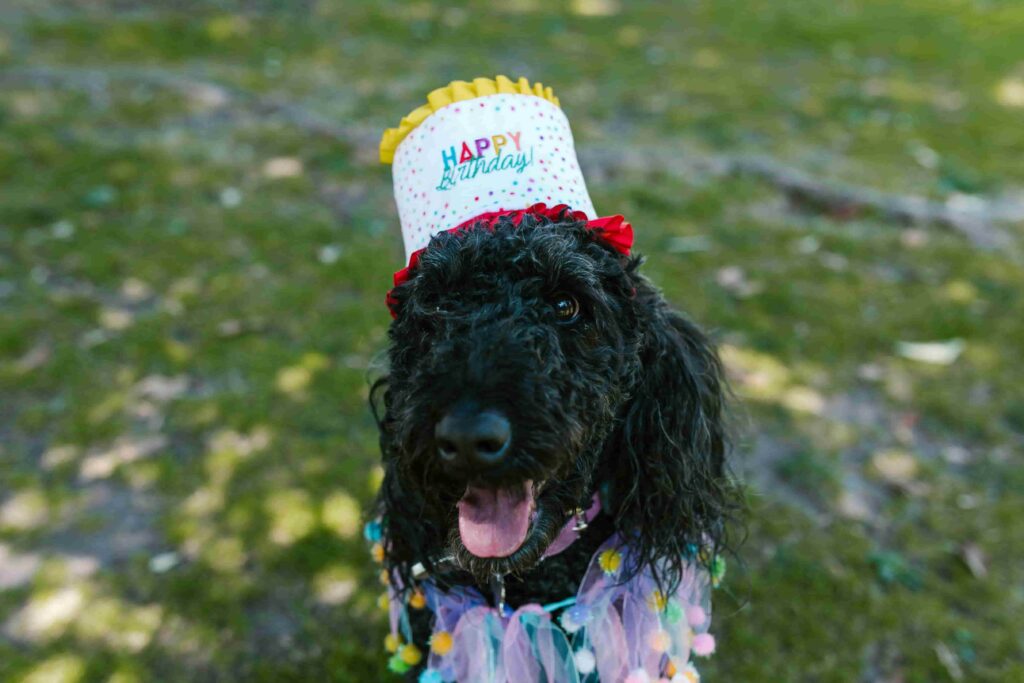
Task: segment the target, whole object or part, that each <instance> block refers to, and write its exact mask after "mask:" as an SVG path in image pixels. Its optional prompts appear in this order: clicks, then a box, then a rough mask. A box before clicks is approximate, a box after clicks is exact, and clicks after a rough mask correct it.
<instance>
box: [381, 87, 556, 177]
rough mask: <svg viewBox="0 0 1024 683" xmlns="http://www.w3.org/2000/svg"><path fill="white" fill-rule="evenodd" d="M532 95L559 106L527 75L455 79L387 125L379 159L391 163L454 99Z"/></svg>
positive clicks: (543, 88) (548, 93)
mask: <svg viewBox="0 0 1024 683" xmlns="http://www.w3.org/2000/svg"><path fill="white" fill-rule="evenodd" d="M499 94H508V95H533V96H534V97H543V98H544V99H545V100H547V101H548V102H550V103H551V104H553V105H555V106H556V107H558V106H560V105H559V103H558V98H557V97H555V93H554V92H553V91H552V90H551V88H545V87H544V85H543V84H542V83H534V84H533V85H530V82H529V81H528V80H526V79H525V78H520V79H519V80H518V81H511V80H509V79H508V78H506V77H505V76H496V77H495V78H493V79H490V78H474V79H473V81H472V82H471V83H470V82H467V81H452V82H451V83H449V84H448V85H447V86H445V87H443V88H438V89H437V90H435V91H433V92H432V93H430V94H429V95H427V103H426V104H424V105H423V106H422V107H417V108H416V109H413V110H412V111H411V112H410V113H409V115H408V116H406V117H405V118H403V119H402V120H401V122H400V123H399V124H398V128H388V129H387V130H386V131H384V135H383V137H381V139H380V160H381V163H384V164H390V163H391V162H392V161H393V160H394V158H395V150H396V149H398V145H400V144H401V143H402V140H404V139H405V136H407V135H408V134H409V133H411V132H412V131H413V130H415V129H416V126H418V125H420V124H421V123H423V122H424V121H426V120H427V117H428V116H430V115H431V114H433V113H434V112H435V111H437V110H438V109H440V108H442V107H447V106H448V105H449V104H451V103H453V102H462V101H463V100H472V99H474V98H477V97H484V96H486V95H499Z"/></svg>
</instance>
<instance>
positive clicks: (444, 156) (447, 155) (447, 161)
mask: <svg viewBox="0 0 1024 683" xmlns="http://www.w3.org/2000/svg"><path fill="white" fill-rule="evenodd" d="M441 160H442V161H443V162H444V170H446V171H447V170H448V169H449V168H451V167H452V166H455V165H457V163H458V162H457V161H456V160H455V145H452V146H451V147H449V148H448V151H447V152H445V151H444V150H441Z"/></svg>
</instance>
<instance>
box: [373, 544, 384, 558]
mask: <svg viewBox="0 0 1024 683" xmlns="http://www.w3.org/2000/svg"><path fill="white" fill-rule="evenodd" d="M370 557H372V558H373V561H374V562H383V561H384V546H382V545H381V544H380V543H374V544H373V547H372V548H370Z"/></svg>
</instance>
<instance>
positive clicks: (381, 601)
mask: <svg viewBox="0 0 1024 683" xmlns="http://www.w3.org/2000/svg"><path fill="white" fill-rule="evenodd" d="M390 606H391V600H389V599H388V594H387V593H381V594H380V597H379V598H377V607H380V608H381V609H382V610H384V611H385V612H387V611H388V607H390Z"/></svg>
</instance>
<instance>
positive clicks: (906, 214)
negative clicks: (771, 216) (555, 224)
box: [0, 67, 1024, 249]
mask: <svg viewBox="0 0 1024 683" xmlns="http://www.w3.org/2000/svg"><path fill="white" fill-rule="evenodd" d="M111 81H127V82H134V83H145V84H149V85H152V86H155V87H163V88H169V89H173V90H178V91H179V92H181V93H183V94H186V95H192V96H195V95H196V94H205V95H206V96H207V97H209V98H211V99H214V100H222V101H223V102H225V103H228V102H233V103H236V104H240V105H242V106H244V107H247V108H249V109H251V110H252V111H254V112H256V113H257V114H261V115H264V116H278V117H280V118H282V119H283V120H284V121H286V122H287V123H289V124H290V125H293V126H295V127H296V128H298V129H300V130H302V131H305V132H308V133H310V134H312V135H315V136H318V137H324V138H328V139H330V140H332V141H336V142H342V143H345V144H348V145H352V146H354V147H355V148H357V149H364V148H367V147H372V146H375V144H376V136H375V133H374V132H373V131H369V130H366V129H363V128H358V127H354V126H343V125H338V124H336V123H334V122H332V121H330V120H328V119H326V118H324V117H323V116H320V115H318V114H316V113H315V112H312V111H310V110H309V109H306V108H305V107H302V106H300V105H297V104H294V103H292V102H288V101H285V100H283V99H280V98H279V97H272V96H269V95H261V94H258V93H253V92H251V91H247V90H244V89H242V88H238V87H235V86H230V85H224V84H221V83H216V82H213V81H210V80H207V79H201V78H195V77H192V76H187V75H182V74H177V73H174V72H170V71H165V70H161V69H149V68H134V67H114V68H105V69H89V68H74V67H30V68H11V69H5V70H0V83H3V82H7V83H25V84H29V85H36V86H49V87H59V86H64V87H71V88H76V89H81V90H85V91H87V92H91V93H106V91H107V89H108V87H109V84H110V82H111ZM580 161H581V163H582V164H583V166H584V167H586V168H587V169H588V170H589V171H591V172H593V173H594V174H600V175H602V176H611V175H622V174H628V175H631V176H641V175H643V174H649V173H651V172H661V173H665V174H667V175H670V176H676V177H684V178H691V177H693V176H694V175H695V174H700V175H704V176H712V177H725V176H749V177H753V178H757V179H759V180H761V181H763V182H766V183H768V184H769V185H772V186H773V187H776V188H778V189H779V190H780V191H782V192H783V193H785V194H786V195H787V196H788V197H790V198H791V199H794V200H797V201H800V202H803V203H805V204H809V205H812V206H815V207H819V208H821V209H823V210H825V211H827V212H831V213H847V212H850V211H856V210H866V211H870V212H873V213H876V214H878V215H879V216H881V217H882V218H884V219H886V220H889V221H895V222H899V223H904V224H933V225H938V226H942V227H946V228H951V229H953V230H955V231H957V232H959V233H961V234H963V235H964V236H965V237H966V238H967V239H968V240H970V242H971V243H972V244H974V245H975V246H978V247H981V248H986V249H992V248H1002V249H1006V248H1013V247H1014V246H1015V241H1014V239H1013V238H1012V237H1011V236H1010V234H1009V233H1008V232H1006V231H1005V230H1004V229H1002V228H1000V227H997V225H996V223H1001V222H1008V223H1013V222H1019V221H1024V202H1020V201H1012V200H1001V201H997V200H993V199H983V198H978V197H975V198H971V199H970V200H969V201H967V202H961V203H960V204H956V203H943V202H938V201H934V200H930V199H926V198H924V197H919V196H913V195H897V194H890V193H886V192H881V191H878V190H873V189H870V188H863V187H857V186H853V185H849V184H846V183H840V182H832V181H824V180H821V179H819V178H815V177H812V176H810V175H808V174H807V173H804V172H803V171H800V170H798V169H795V168H793V167H791V166H787V165H785V164H782V163H780V162H778V161H776V160H774V159H771V158H768V157H764V156H749V155H723V154H719V155H708V154H695V153H690V152H688V151H687V150H685V149H681V148H680V149H671V148H669V149H666V148H665V147H664V146H661V147H654V146H651V147H646V148H644V147H637V146H631V147H629V148H623V147H622V146H614V147H605V148H602V147H592V148H589V149H587V150H583V151H582V152H581V154H580Z"/></svg>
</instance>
